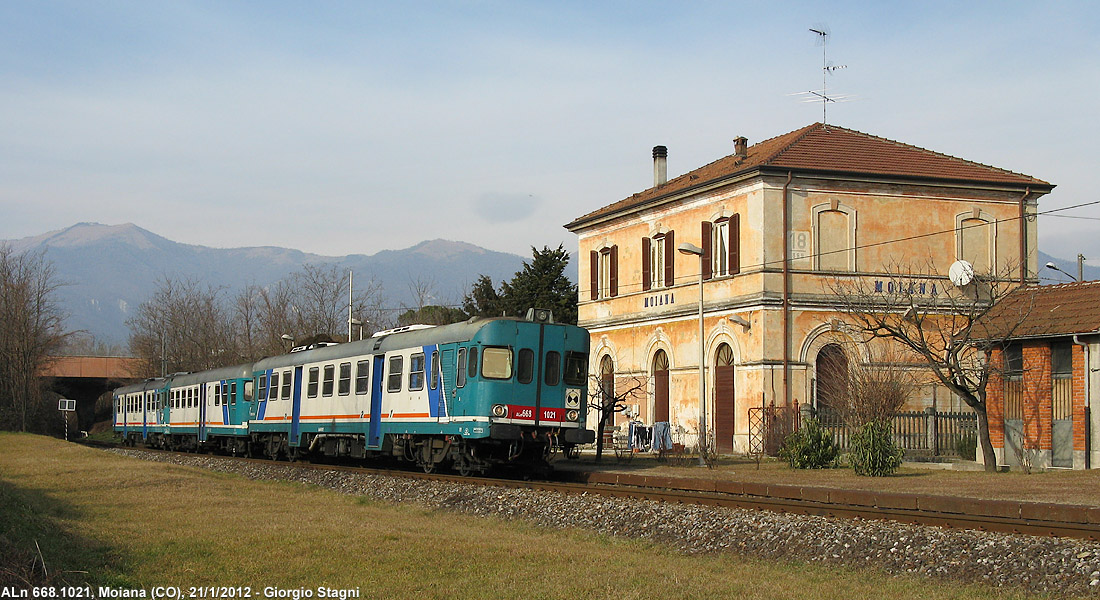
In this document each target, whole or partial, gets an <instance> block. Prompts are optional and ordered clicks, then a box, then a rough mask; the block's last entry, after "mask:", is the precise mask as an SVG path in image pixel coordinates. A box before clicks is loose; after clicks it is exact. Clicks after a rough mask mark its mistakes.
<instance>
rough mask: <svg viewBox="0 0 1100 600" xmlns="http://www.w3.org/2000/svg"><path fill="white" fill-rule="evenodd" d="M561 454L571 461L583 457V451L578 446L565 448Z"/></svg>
mask: <svg viewBox="0 0 1100 600" xmlns="http://www.w3.org/2000/svg"><path fill="white" fill-rule="evenodd" d="M561 453H562V456H564V457H565V458H567V459H569V460H577V458H578V457H580V455H581V450H580V448H577V447H576V446H565V447H563V448H562V449H561Z"/></svg>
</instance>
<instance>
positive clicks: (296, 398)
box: [288, 366, 302, 448]
mask: <svg viewBox="0 0 1100 600" xmlns="http://www.w3.org/2000/svg"><path fill="white" fill-rule="evenodd" d="M291 402H292V404H291V409H290V410H291V413H290V440H288V441H289V444H290V447H292V448H297V447H298V442H299V440H300V436H299V435H298V431H299V423H298V422H299V419H301V417H302V367H301V366H298V367H294V390H293V391H292V392H291Z"/></svg>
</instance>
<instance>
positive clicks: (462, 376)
mask: <svg viewBox="0 0 1100 600" xmlns="http://www.w3.org/2000/svg"><path fill="white" fill-rule="evenodd" d="M464 385H466V349H465V348H459V349H458V381H456V382H455V387H462V386H464Z"/></svg>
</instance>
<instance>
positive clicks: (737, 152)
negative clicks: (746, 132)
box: [733, 136, 749, 158]
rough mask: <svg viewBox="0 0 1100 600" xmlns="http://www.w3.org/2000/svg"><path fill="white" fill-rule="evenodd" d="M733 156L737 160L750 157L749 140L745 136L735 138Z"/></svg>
mask: <svg viewBox="0 0 1100 600" xmlns="http://www.w3.org/2000/svg"><path fill="white" fill-rule="evenodd" d="M733 155H734V156H736V157H737V158H746V157H748V155H749V140H748V138H746V137H744V136H738V137H735V138H733Z"/></svg>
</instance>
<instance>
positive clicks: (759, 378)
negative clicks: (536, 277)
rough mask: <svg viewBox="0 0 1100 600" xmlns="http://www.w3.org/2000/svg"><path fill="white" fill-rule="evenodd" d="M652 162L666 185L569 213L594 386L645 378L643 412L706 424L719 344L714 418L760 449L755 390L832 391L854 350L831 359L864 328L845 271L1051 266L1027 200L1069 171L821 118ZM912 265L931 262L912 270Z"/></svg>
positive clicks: (725, 446) (736, 447)
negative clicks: (955, 150) (855, 315)
mask: <svg viewBox="0 0 1100 600" xmlns="http://www.w3.org/2000/svg"><path fill="white" fill-rule="evenodd" d="M653 168H654V181H653V186H652V187H651V188H649V189H646V190H643V191H640V192H638V193H636V194H633V195H631V196H629V197H627V198H623V199H621V200H619V201H617V202H613V203H611V204H608V205H606V206H603V207H602V208H598V209H596V210H593V211H592V212H590V213H588V214H586V215H583V216H580V217H578V218H577V219H575V220H574V221H572V222H571V223H569V224H567V225H566V226H565V227H566V228H567V229H568V230H569V231H572V232H574V233H576V234H577V236H578V238H579V240H578V241H579V250H580V253H579V261H578V262H579V275H580V286H579V287H580V298H579V307H578V308H579V324H580V325H581V326H583V327H586V328H588V329H589V330H590V331H591V335H592V344H591V364H590V373H592V374H594V375H596V376H598V377H599V379H600V381H601V383H600V384H598V385H596V386H594V388H595V389H593V393H598V391H599V388H600V387H603V388H605V389H608V390H609V391H612V392H613V393H618V392H617V391H616V390H624V389H630V388H631V387H634V386H637V389H638V394H637V395H636V396H634V399H635V400H636V402H634V405H635V407H636V415H637V418H638V419H640V420H641V421H643V422H645V423H647V424H653V423H654V422H658V421H664V420H667V421H669V422H670V424H671V425H672V429H673V431H684V432H687V434H688V435H691V432H696V431H697V430H698V427H699V416H700V397H699V391H700V390H699V365H700V360H702V361H703V367H704V369H705V382H706V383H705V389H706V399H705V406H706V412H707V417H706V423H707V431H708V434H709V437H711V439H712V440H713V442H714V443H716V444H717V448H718V449H719V450H720V451H723V452H731V451H736V452H744V451H747V450H748V444H749V431H750V426H749V411H750V408H753V407H760V406H770V405H774V406H779V407H783V406H794V405H795V404H796V403H806V402H810V403H819V402H821V398H819V397H818V396H819V394H818V393H817V390H818V389H819V387H821V386H820V383H821V382H822V381H823V380H824V379H827V378H829V377H836V376H837V374H836V373H831V372H830V370H829V368H828V367H827V366H826V365H828V364H838V362H839V363H842V361H836V360H826V359H827V358H829V357H830V356H833V357H834V358H835V357H836V355H837V354H838V353H844V352H846V350H845V347H848V348H850V347H851V346H846V345H845V344H843V343H841V342H845V341H849V342H851V341H854V340H849V339H847V335H846V334H845V332H844V327H843V326H842V323H843V315H842V314H841V313H840V312H839V311H838V310H837V304H836V302H835V299H834V297H833V296H832V295H831V294H830V292H829V285H830V283H832V282H835V281H836V280H837V278H838V277H839V278H866V279H867V280H868V281H869V282H871V283H872V285H873V286H874V289H878V290H883V291H889V290H891V289H893V288H892V287H891V286H894V285H902V284H904V285H913V286H915V287H914V290H916V292H917V293H919V294H928V295H930V296H934V295H935V294H937V293H939V291H940V290H942V289H943V286H948V285H951V283H950V282H949V281H948V278H947V270H948V267H949V266H950V265H951V264H952V263H953V262H954V261H956V260H958V259H965V260H967V261H969V262H970V263H971V264H973V265H974V268H975V270H976V271H979V272H983V273H1004V274H1005V276H1006V277H1009V278H1011V279H1012V280H1014V281H1015V280H1018V281H1020V282H1024V283H1037V276H1036V269H1037V266H1038V265H1037V254H1036V240H1037V238H1036V228H1035V219H1034V217H1032V218H1025V217H1026V215H1028V214H1034V212H1035V211H1036V206H1037V200H1038V198H1039V197H1041V196H1043V195H1044V194H1047V193H1049V192H1050V190H1051V189H1052V188H1053V187H1054V186H1052V185H1051V184H1049V183H1046V182H1044V181H1041V180H1039V179H1036V178H1034V177H1030V176H1028V175H1022V174H1019V173H1014V172H1011V171H1006V170H1003V169H999V168H995V167H992V166H988V165H984V164H980V163H976V162H971V161H968V160H963V159H960V158H955V157H953V156H949V155H945V154H940V153H937V152H932V151H929V150H925V149H922V148H918V147H915V146H911V145H907V144H903V143H899V142H896V141H892V140H889V139H884V138H881V137H876V136H873V135H868V134H866V133H861V132H859V131H854V130H851V129H846V128H843V127H837V126H835V125H826V124H822V123H815V124H812V125H808V126H806V127H803V128H801V129H798V130H796V131H792V132H790V133H786V134H783V135H780V136H778V137H774V138H771V139H769V140H765V141H762V142H760V143H757V144H754V145H749V143H748V140H746V139H745V138H743V137H739V138H737V139H735V140H734V143H733V153H732V154H730V155H728V156H725V157H722V158H719V159H718V160H715V161H714V162H712V163H710V164H707V165H704V166H702V167H699V168H697V169H694V170H692V171H689V172H687V173H685V174H683V175H680V176H678V177H675V178H673V179H668V178H667V176H666V173H667V149H666V148H664V147H663V146H657V147H655V148H654V149H653ZM684 243H688V244H691V245H693V246H695V247H696V249H697V250H701V253H699V254H686V253H684V252H681V251H679V250H678V249H679V247H680V246H681V245H682V244H684ZM899 265H901V266H911V267H912V268H914V269H916V270H918V271H919V272H920V273H921V276H920V277H918V278H911V279H909V280H907V281H904V282H903V281H898V280H897V278H896V277H892V276H891V273H892V272H895V271H896V267H897V266H899ZM700 289H701V290H702V297H703V302H702V304H703V312H704V318H703V327H702V329H703V339H702V343H700V333H699V332H700V325H699V302H700V301H699V298H700ZM701 346H702V349H701ZM848 352H850V350H848ZM846 358H847V357H846ZM858 358H859V357H851V359H858ZM918 396H919V397H917V398H913V399H911V408H913V409H918V408H923V407H926V406H933V407H935V408H937V409H939V410H952V409H954V410H965V405H963V404H962V403H961V401H959V400H958V399H955V398H952V397H951V395H950V394H948V393H947V392H946V390H945V389H944V388H942V387H938V386H936V385H933V384H929V385H927V386H926V387H924V388H922V389H921V391H920V392H919V394H918ZM620 418H621V417H620Z"/></svg>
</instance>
